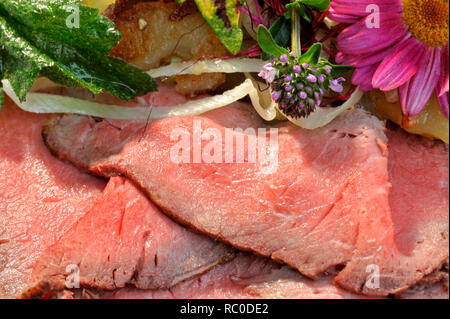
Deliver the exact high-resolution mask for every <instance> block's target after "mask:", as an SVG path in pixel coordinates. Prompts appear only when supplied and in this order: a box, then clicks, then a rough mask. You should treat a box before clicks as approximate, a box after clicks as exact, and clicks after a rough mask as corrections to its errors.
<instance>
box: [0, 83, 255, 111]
mask: <svg viewBox="0 0 450 319" xmlns="http://www.w3.org/2000/svg"><path fill="white" fill-rule="evenodd" d="M3 84H4V91H5V92H6V94H8V96H9V97H10V98H11V99H12V100H13V101H14V103H16V104H17V105H18V106H19V107H20V108H22V109H23V110H25V111H28V112H33V113H68V114H80V115H90V116H94V117H101V118H107V119H116V120H148V119H161V118H165V117H172V116H189V115H199V114H202V113H205V112H208V111H211V110H214V109H217V108H220V107H222V106H226V105H229V104H231V103H233V102H236V101H238V100H240V99H242V98H244V97H245V96H247V95H248V94H249V93H250V92H251V91H252V90H254V86H253V85H252V82H251V80H249V79H246V80H245V81H244V82H242V83H241V84H240V85H238V86H236V87H235V88H233V89H231V90H228V91H226V92H224V93H223V94H220V95H215V96H211V97H207V98H203V99H198V100H193V101H189V102H187V103H185V104H181V105H176V106H158V107H155V108H150V106H149V107H125V106H118V105H107V104H100V103H95V102H90V101H85V100H80V99H76V98H73V97H68V96H61V95H53V94H46V93H28V95H27V98H26V101H25V102H20V100H19V98H18V97H17V95H16V94H15V93H14V91H13V89H12V87H11V85H10V83H9V82H8V81H4V82H3Z"/></svg>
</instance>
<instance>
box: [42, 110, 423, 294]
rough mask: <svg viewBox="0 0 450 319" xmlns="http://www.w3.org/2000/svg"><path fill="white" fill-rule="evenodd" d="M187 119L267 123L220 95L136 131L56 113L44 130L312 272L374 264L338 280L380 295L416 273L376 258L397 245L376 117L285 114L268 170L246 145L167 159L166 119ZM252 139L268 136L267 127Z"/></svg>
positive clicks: (262, 250) (221, 233)
mask: <svg viewBox="0 0 450 319" xmlns="http://www.w3.org/2000/svg"><path fill="white" fill-rule="evenodd" d="M195 121H200V123H201V126H202V128H203V129H206V128H215V129H217V130H218V131H219V132H221V133H222V136H225V132H224V130H225V128H226V127H231V128H234V127H241V128H247V127H253V128H262V127H265V124H264V123H263V122H262V121H261V120H260V119H259V118H258V117H257V115H255V114H254V113H253V112H250V111H249V110H243V109H236V108H231V107H228V108H223V109H220V110H216V111H213V112H210V113H208V114H207V115H204V116H200V117H186V118H169V119H164V120H161V121H157V122H153V123H150V125H148V130H147V131H146V133H145V134H143V128H144V127H145V125H146V123H130V122H114V126H111V125H110V124H111V123H110V122H108V123H107V122H95V121H92V120H90V119H88V118H85V117H79V116H64V117H61V118H58V119H57V120H55V122H54V123H53V124H52V125H50V126H48V127H47V128H46V129H45V130H44V136H45V139H46V142H47V144H48V145H49V147H50V148H51V149H52V150H53V151H54V152H55V153H56V154H58V155H59V156H60V157H61V158H64V159H67V160H70V161H72V162H73V163H75V164H76V165H78V166H80V167H84V168H87V169H89V170H90V171H92V172H96V173H99V174H102V175H105V176H111V175H115V174H124V175H126V176H128V177H129V178H131V179H132V180H134V181H136V182H137V183H138V184H139V185H140V186H141V187H142V188H143V189H145V190H146V192H147V193H148V195H149V196H150V197H151V198H152V199H153V200H154V201H155V202H156V203H157V204H158V205H159V206H160V207H162V208H163V209H164V211H165V212H166V213H168V214H169V215H171V216H173V217H175V218H176V219H177V220H180V221H181V222H183V223H185V224H187V225H191V226H193V227H194V228H196V229H198V230H200V231H202V232H204V233H207V234H209V235H211V236H213V237H214V238H220V239H222V240H223V241H226V242H228V243H231V244H232V245H234V246H235V247H238V248H241V249H248V250H253V251H255V252H257V253H259V254H261V255H265V256H271V257H272V258H273V259H276V260H281V261H283V262H286V263H288V264H289V265H291V266H293V267H295V268H297V269H298V270H299V271H300V272H302V273H303V274H305V275H307V276H309V277H311V278H317V276H318V275H319V274H320V273H321V272H323V271H325V270H326V269H328V268H329V267H331V266H333V265H337V264H345V263H349V264H350V265H352V262H353V263H354V264H365V266H366V267H371V265H372V264H379V265H380V267H382V270H383V271H386V273H385V276H384V280H382V281H381V283H382V285H381V287H380V288H373V286H371V285H365V283H366V279H367V277H368V276H369V275H370V273H368V272H367V269H369V268H367V269H366V268H364V269H361V268H357V269H356V268H355V269H354V272H355V274H354V276H353V277H354V278H357V279H356V280H353V278H352V279H351V280H347V281H346V282H344V283H342V284H343V285H344V286H346V287H347V288H349V289H351V290H353V291H355V292H361V291H362V292H364V293H368V294H380V295H385V294H388V293H391V292H395V291H397V290H400V289H404V288H406V287H407V286H408V285H410V284H412V283H414V282H416V281H417V280H419V279H420V278H421V276H422V275H423V274H421V273H418V272H417V271H416V270H414V271H413V272H412V273H410V272H408V271H404V269H402V268H396V269H391V268H390V267H389V268H384V265H386V264H387V265H390V263H389V262H388V261H387V260H385V258H387V257H388V256H389V258H391V256H396V255H397V254H398V250H397V248H396V246H395V242H394V228H393V223H392V221H391V218H390V209H389V203H388V193H389V189H390V183H389V181H388V178H389V177H388V170H387V147H386V141H387V139H386V136H385V134H384V127H383V123H382V122H380V121H379V120H377V119H376V118H374V117H372V116H370V115H368V114H367V113H365V112H363V111H359V110H352V111H349V112H347V113H346V114H344V115H343V116H341V117H340V118H338V119H337V120H336V121H334V122H333V123H331V125H328V126H327V127H325V128H321V129H318V130H314V131H307V130H303V129H300V128H298V127H294V126H290V125H288V126H285V124H283V126H280V127H279V134H278V135H279V136H278V144H279V151H278V168H277V170H276V171H275V172H269V173H268V172H267V170H266V169H265V168H266V167H263V165H262V164H260V163H258V162H256V163H251V162H249V160H248V159H249V158H248V154H246V156H247V158H246V159H245V160H244V163H225V164H223V163H219V164H216V163H211V164H206V163H197V164H191V163H181V164H180V163H176V162H174V161H171V160H170V159H171V152H172V150H171V149H172V148H173V146H174V145H176V144H177V143H179V141H178V140H174V139H173V132H174V130H175V129H176V130H178V132H179V131H180V129H184V130H185V131H187V132H189V133H191V135H192V134H193V129H194V125H195ZM236 134H237V135H239V133H236ZM240 135H241V136H242V135H246V132H245V131H244V132H243V133H240ZM192 139H194V138H192ZM192 139H191V140H192ZM261 139H262V140H264V142H266V145H269V141H268V139H269V137H268V136H263V137H259V142H260V140H261ZM194 143H195V139H194ZM221 143H222V142H221ZM204 147H205V145H203V150H204ZM194 149H195V147H192V148H191V150H190V152H194ZM172 155H173V154H172ZM191 155H192V154H191ZM194 155H195V154H194ZM194 155H192V156H193V157H194ZM224 156H226V154H225V155H224ZM193 157H192V158H193ZM263 168H264V169H263ZM341 282H342V281H341ZM347 282H348V284H347Z"/></svg>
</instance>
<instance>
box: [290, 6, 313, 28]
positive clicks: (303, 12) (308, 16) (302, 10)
mask: <svg viewBox="0 0 450 319" xmlns="http://www.w3.org/2000/svg"><path fill="white" fill-rule="evenodd" d="M292 8H295V10H296V11H297V12H298V14H299V15H300V16H301V17H302V18H303V19H305V21H306V22H308V23H311V22H312V21H313V15H312V13H311V11H310V10H309V9H308V8H306V7H305V6H304V5H303V4H301V3H299V2H291V3H289V4H287V5H286V9H288V10H287V12H286V15H287V18H288V19H290V18H291V9H292Z"/></svg>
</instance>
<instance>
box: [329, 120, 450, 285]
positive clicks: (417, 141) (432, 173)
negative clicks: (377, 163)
mask: <svg viewBox="0 0 450 319" xmlns="http://www.w3.org/2000/svg"><path fill="white" fill-rule="evenodd" d="M387 135H388V138H389V164H388V169H389V176H390V180H391V183H392V190H391V192H390V194H389V204H390V206H391V209H392V221H393V223H394V228H395V246H396V247H397V249H398V253H396V254H395V255H386V256H385V261H386V262H383V263H381V262H378V263H377V266H379V267H389V268H390V269H402V270H403V271H404V272H403V273H404V274H405V275H406V274H407V273H413V272H418V273H420V274H421V276H423V275H427V274H430V273H432V272H433V271H434V270H436V269H439V268H440V267H441V265H442V264H443V263H444V262H445V260H446V259H447V258H448V256H449V180H448V177H449V153H448V146H446V145H445V144H444V143H442V142H440V141H431V140H429V139H426V138H423V137H419V136H416V135H412V134H408V133H406V132H404V131H403V130H400V129H393V130H388V132H387ZM365 267H366V263H364V262H363V263H361V262H359V261H356V262H353V261H352V262H351V263H350V264H348V265H347V267H346V268H345V269H344V271H343V272H341V273H340V274H339V276H338V277H337V278H336V282H337V283H338V284H339V285H341V286H343V287H347V288H352V284H351V283H352V282H360V281H361V279H362V278H358V277H357V275H360V274H361V271H363V270H364V269H365ZM373 269H375V268H373ZM384 272H386V270H385V269H383V268H380V273H381V274H383V273H384ZM401 275H402V273H398V276H401ZM382 276H383V275H382ZM363 277H364V276H363ZM381 280H383V277H381Z"/></svg>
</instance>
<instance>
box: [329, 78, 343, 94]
mask: <svg viewBox="0 0 450 319" xmlns="http://www.w3.org/2000/svg"><path fill="white" fill-rule="evenodd" d="M343 81H345V79H344V78H342V77H341V78H338V79H336V80H331V81H330V89H331V90H333V91H334V92H336V93H342V92H343V91H344V87H343V86H342V84H341V82H343Z"/></svg>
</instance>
